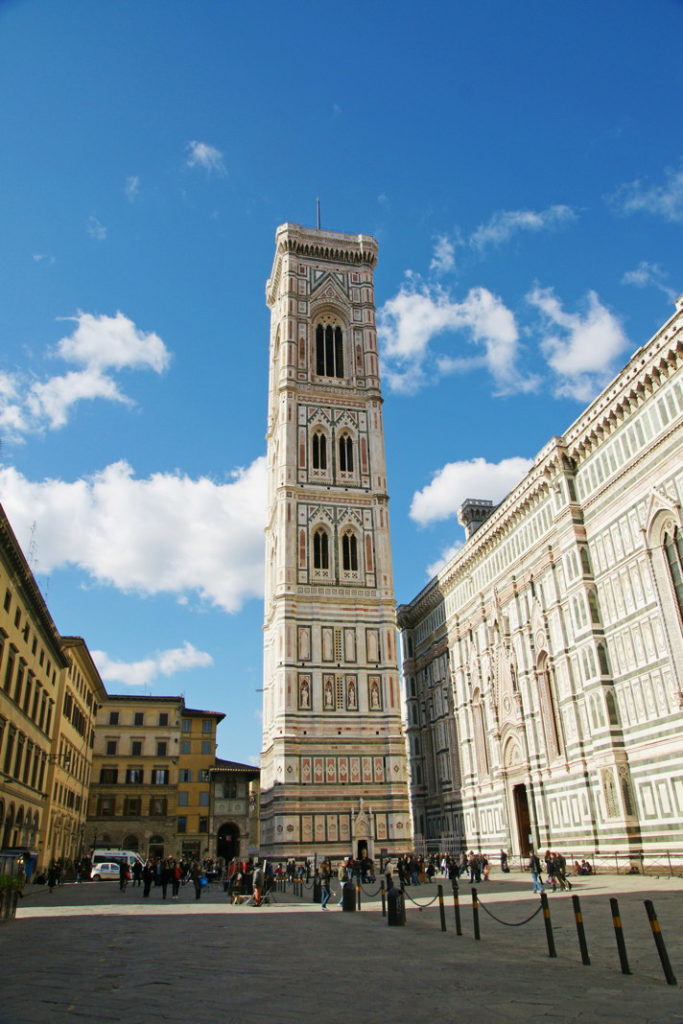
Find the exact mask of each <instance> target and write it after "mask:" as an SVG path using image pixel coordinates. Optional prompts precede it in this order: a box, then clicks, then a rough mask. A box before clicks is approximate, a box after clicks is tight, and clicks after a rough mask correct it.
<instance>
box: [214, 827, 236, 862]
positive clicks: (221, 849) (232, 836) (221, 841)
mask: <svg viewBox="0 0 683 1024" xmlns="http://www.w3.org/2000/svg"><path fill="white" fill-rule="evenodd" d="M239 853H240V830H239V828H238V827H237V825H235V824H234V822H231V821H229V822H227V823H226V824H225V825H221V827H220V828H219V829H218V834H217V836H216V856H217V857H222V858H223V859H224V860H225V861H229V860H232V858H233V857H239Z"/></svg>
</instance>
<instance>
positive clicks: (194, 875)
mask: <svg viewBox="0 0 683 1024" xmlns="http://www.w3.org/2000/svg"><path fill="white" fill-rule="evenodd" d="M202 877H203V873H202V866H201V864H200V863H199V861H197V860H195V861H192V867H191V868H190V879H191V881H192V884H193V885H194V898H195V899H196V900H200V899H201V898H202Z"/></svg>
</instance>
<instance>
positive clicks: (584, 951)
mask: <svg viewBox="0 0 683 1024" xmlns="http://www.w3.org/2000/svg"><path fill="white" fill-rule="evenodd" d="M572 904H573V906H574V920H575V921H576V934H577V935H578V937H579V949H580V950H581V963H582V964H586V966H590V962H591V958H590V957H589V955H588V946H587V945H586V933H585V931H584V928H583V914H582V913H581V903H580V902H579V897H578V896H572Z"/></svg>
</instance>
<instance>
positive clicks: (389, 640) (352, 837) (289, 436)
mask: <svg viewBox="0 0 683 1024" xmlns="http://www.w3.org/2000/svg"><path fill="white" fill-rule="evenodd" d="M275 244H276V248H275V259H274V263H273V269H272V272H271V276H270V279H269V280H268V283H267V286H266V298H267V303H268V306H269V307H270V310H271V329H270V372H269V398H268V432H267V440H268V514H267V522H266V588H265V624H264V682H263V751H262V755H261V850H262V853H264V854H265V855H266V856H268V857H277V858H284V857H296V856H304V855H305V856H310V855H313V854H314V853H317V854H319V855H329V856H332V857H335V856H340V855H342V854H348V853H352V854H353V855H354V856H358V855H359V854H360V853H362V850H363V849H365V850H366V851H367V854H368V855H369V856H371V857H374V856H375V853H376V852H377V853H379V849H380V848H382V847H387V848H388V849H390V850H393V851H402V850H404V849H409V848H410V845H411V842H412V836H411V826H410V812H409V800H408V783H407V764H406V751H405V742H404V736H403V728H402V721H401V700H400V690H399V673H398V657H397V650H396V615H395V602H394V589H393V577H392V567H391V550H390V544H389V513H388V495H387V484H386V467H385V456H384V434H383V427H382V398H381V394H380V381H379V364H378V355H377V330H376V325H375V304H374V285H373V271H374V267H375V263H376V261H377V243H376V241H375V239H374V238H371V237H370V236H368V235H344V234H336V233H333V232H329V231H322V230H314V229H311V228H303V227H300V226H299V225H297V224H283V225H281V227H279V228H278V229H277V232H276V237H275Z"/></svg>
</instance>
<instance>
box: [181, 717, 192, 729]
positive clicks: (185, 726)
mask: <svg viewBox="0 0 683 1024" xmlns="http://www.w3.org/2000/svg"><path fill="white" fill-rule="evenodd" d="M191 730H192V723H191V721H190V719H189V718H183V732H191Z"/></svg>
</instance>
